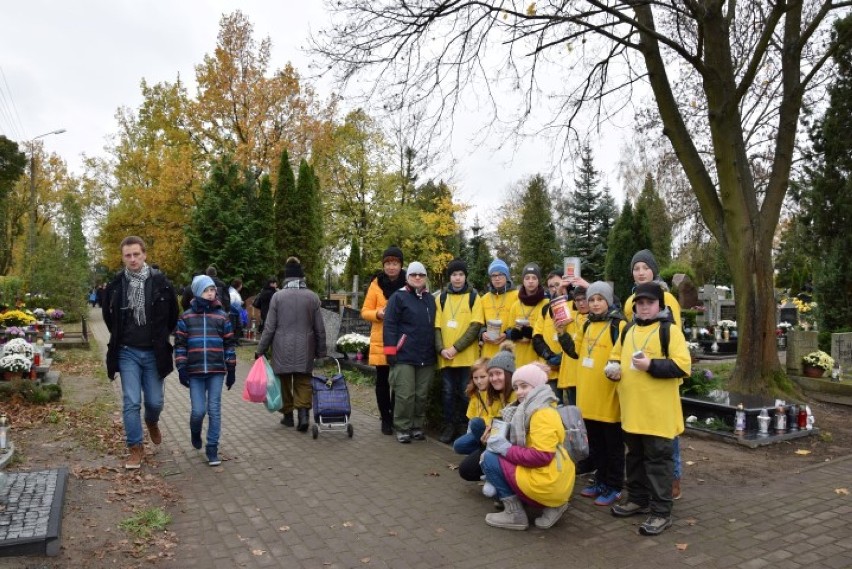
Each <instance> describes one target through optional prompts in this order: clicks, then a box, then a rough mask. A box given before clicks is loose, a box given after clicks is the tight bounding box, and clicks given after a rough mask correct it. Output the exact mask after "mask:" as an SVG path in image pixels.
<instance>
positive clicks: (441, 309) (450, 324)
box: [435, 259, 483, 444]
mask: <svg viewBox="0 0 852 569" xmlns="http://www.w3.org/2000/svg"><path fill="white" fill-rule="evenodd" d="M447 277H448V278H449V281H450V282H449V284H448V285H447V288H446V290H444V291H442V292H441V293H440V294H438V296H437V297H436V299H435V300H436V301H437V302H436V308H435V310H436V314H435V351H436V352H438V366H439V367H440V369H441V378H442V380H443V386H442V390H441V395H442V403H443V410H444V429H443V430H442V431H441V435H440V437H439V439H438V440H440V441H441V442H442V443H445V444H450V443H452V442H453V439H455V436H456V434H461V433H463V432H464V430H465V428H466V425H465V423H466V421H465V418H464V415H463V414H462V413H464V411H465V409H466V408H467V404H468V398H467V395H466V394H465V387H466V386H467V384H468V382H469V381H470V366H471V364H473V362H474V361H475V360H476V358H477V357H478V356H479V343H478V341H477V339H478V337H479V331H480V329H481V328H482V324H483V320H482V305H481V303H480V299H479V295H478V294H476V291H475V290H473V289H472V288H471V287H470V285H469V284H468V282H467V263H465V262H464V261H462V260H461V259H453V260H452V261H450V263H449V264H448V265H447Z"/></svg>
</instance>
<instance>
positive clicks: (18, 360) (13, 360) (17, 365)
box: [0, 354, 33, 373]
mask: <svg viewBox="0 0 852 569" xmlns="http://www.w3.org/2000/svg"><path fill="white" fill-rule="evenodd" d="M32 365H33V362H32V360H31V359H30V358H28V357H26V356H25V355H23V354H9V355H6V356H3V357H2V358H0V369H2V370H3V371H11V372H16V373H17V372H22V371H29V369H30V367H31V366H32Z"/></svg>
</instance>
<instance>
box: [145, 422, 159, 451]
mask: <svg viewBox="0 0 852 569" xmlns="http://www.w3.org/2000/svg"><path fill="white" fill-rule="evenodd" d="M145 426H147V427H148V436H150V437H151V442H152V443H154V444H155V445H158V444H160V443H161V442H163V434H162V433H161V432H160V425H159V424H157V423H152V422H150V421H145Z"/></svg>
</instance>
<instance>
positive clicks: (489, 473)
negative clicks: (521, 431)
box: [482, 450, 515, 500]
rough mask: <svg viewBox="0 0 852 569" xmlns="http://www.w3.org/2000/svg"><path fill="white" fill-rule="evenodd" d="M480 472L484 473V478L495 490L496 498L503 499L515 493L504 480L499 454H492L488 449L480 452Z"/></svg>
mask: <svg viewBox="0 0 852 569" xmlns="http://www.w3.org/2000/svg"><path fill="white" fill-rule="evenodd" d="M482 472H484V473H485V479H486V480H487V481H489V482H490V483H491V485H492V486H494V488H495V489H496V490H497V497H498V498H500V499H501V500H503V499H505V498H510V497H512V496H514V495H515V491H514V490H512V487H511V486H509V483H508V482H506V477H505V476H503V469H502V468H501V467H500V455H499V454H494V453H493V452H491V451H490V450H487V451H485V452H484V453H482Z"/></svg>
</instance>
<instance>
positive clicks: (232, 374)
mask: <svg viewBox="0 0 852 569" xmlns="http://www.w3.org/2000/svg"><path fill="white" fill-rule="evenodd" d="M235 381H237V377H236V370H235V369H234V368H231V369H229V370H228V375H227V377H226V378H225V386H226V387H227V388H228V391H230V390H231V388H232V387H233V386H234V382H235Z"/></svg>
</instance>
